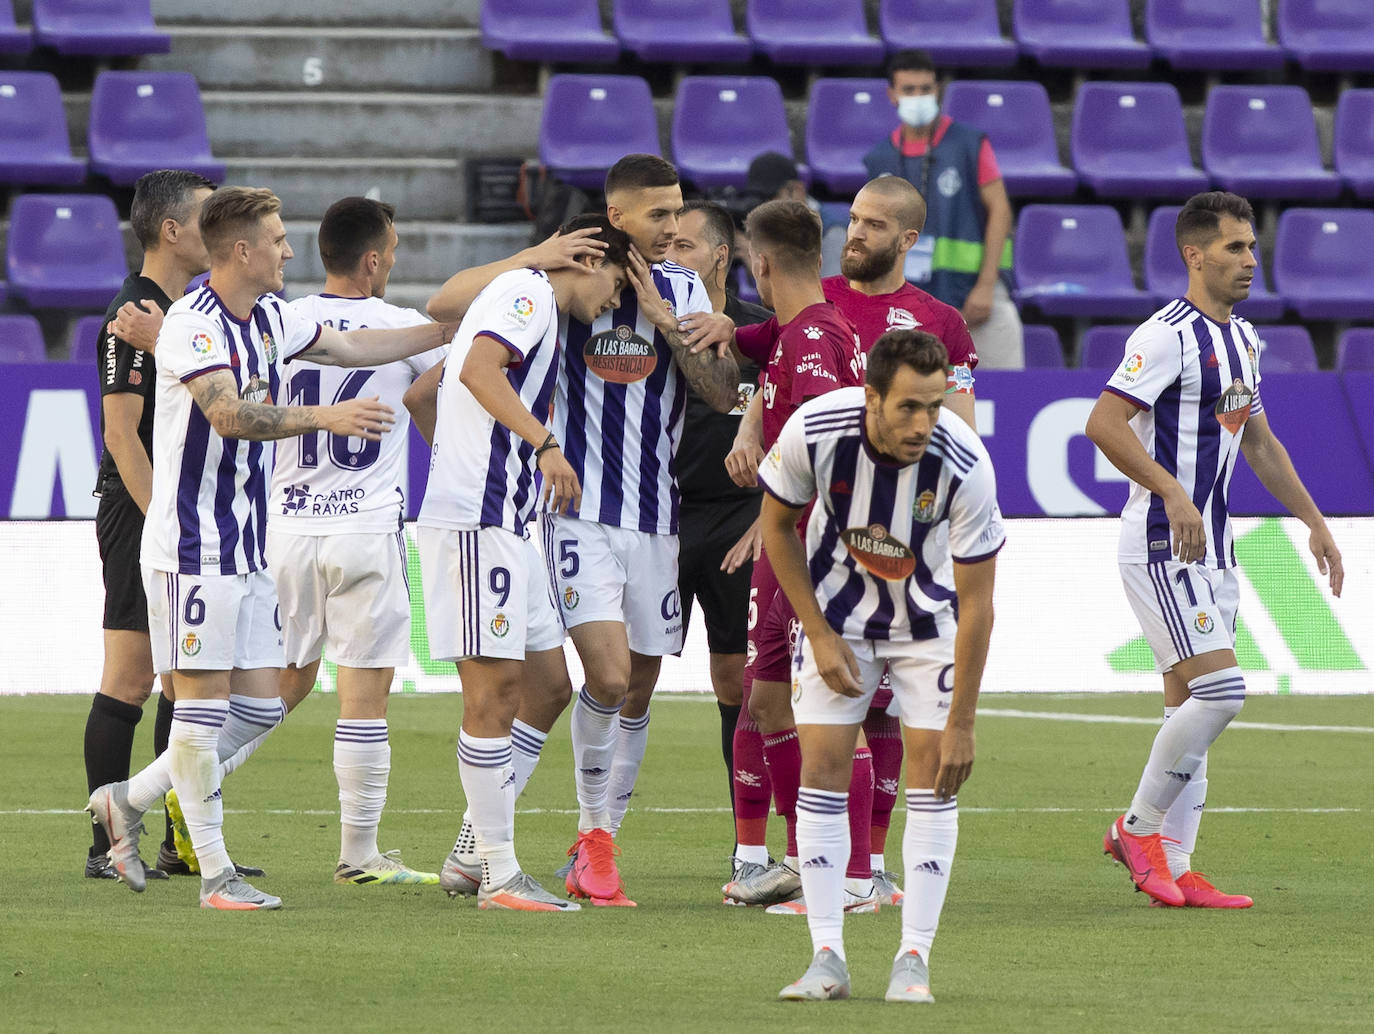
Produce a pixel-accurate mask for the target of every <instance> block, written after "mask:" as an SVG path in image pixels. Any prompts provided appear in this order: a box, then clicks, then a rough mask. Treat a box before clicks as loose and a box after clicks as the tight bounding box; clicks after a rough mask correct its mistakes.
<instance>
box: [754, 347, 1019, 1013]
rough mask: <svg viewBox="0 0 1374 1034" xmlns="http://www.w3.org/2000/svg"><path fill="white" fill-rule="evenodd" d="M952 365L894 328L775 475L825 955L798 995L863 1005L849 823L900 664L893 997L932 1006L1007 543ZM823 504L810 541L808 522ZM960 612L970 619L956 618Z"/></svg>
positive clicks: (804, 845)
mask: <svg viewBox="0 0 1374 1034" xmlns="http://www.w3.org/2000/svg"><path fill="white" fill-rule="evenodd" d="M948 363H949V357H948V353H947V352H946V351H945V347H944V345H942V344H941V343H940V341H939V339H937V338H935V337H934V336H933V335H930V334H927V333H925V332H923V331H918V330H901V331H893V332H891V333H888V334H884V335H883V336H882V337H881V338H879V339H878V341H877V343H876V344H875V345H874V346H873V348H872V350H871V351H870V352H869V355H868V380H867V383H866V384H865V385H864V386H863V387H862V388H842V389H840V390H839V391H833V392H830V393H829V394H828V395H823V396H821V397H820V398H818V399H813V400H812V401H811V402H808V403H807V404H806V405H804V406H802V408H801V409H799V410H798V411H797V412H796V413H795V414H794V415H793V416H792V418H791V419H790V420H789V421H788V422H787V425H786V426H785V427H784V428H783V431H782V434H781V435H780V436H779V437H778V441H777V443H776V444H775V445H774V446H773V448H772V450H771V451H770V452H769V454H768V456H767V457H766V458H765V460H764V462H763V465H762V466H761V467H760V468H759V481H760V482H761V483H762V484H763V487H764V490H765V491H766V493H767V495H765V497H764V501H763V541H764V548H765V549H766V550H767V551H768V554H769V556H770V557H771V558H772V562H773V570H774V573H775V574H776V577H777V580H778V584H779V585H781V586H782V591H783V592H784V593H786V595H787V598H788V599H789V600H790V601H791V603H792V605H793V607H794V608H795V609H796V613H797V617H798V618H799V619H800V621H801V625H802V643H801V649H800V652H799V657H798V658H797V662H796V667H795V668H794V674H793V692H792V695H793V705H792V706H793V710H794V712H795V714H796V718H797V734H798V737H799V739H800V742H801V752H802V785H801V791H800V793H799V795H798V798H797V846H798V848H799V849H800V851H801V857H802V858H803V859H804V861H803V863H802V867H801V880H802V886H803V889H804V892H805V897H806V902H807V922H808V924H809V925H810V928H811V941H812V946H813V950H814V953H815V954H814V957H813V959H812V962H811V965H810V967H809V968H808V969H807V970H806V973H805V974H804V975H803V976H802V977H801V979H800V980H798V981H796V982H795V983H793V984H790V985H788V986H787V987H785V988H783V989H782V991H781V992H780V993H779V997H781V998H784V999H801V1000H808V999H810V1000H817V999H827V998H847V997H849V971H848V968H847V966H846V963H845V951H844V937H843V928H844V906H843V900H844V895H843V891H844V877H843V873H842V871H841V869H840V867H839V866H840V860H841V859H843V858H845V857H847V856H848V855H849V853H850V833H849V826H848V823H847V820H846V817H845V810H846V807H847V803H848V796H849V794H848V792H847V790H848V787H849V785H850V779H851V766H852V757H853V753H854V744H855V740H856V738H857V735H858V731H859V726H860V723H861V722H862V721H863V718H864V715H865V714H866V713H867V710H868V705H869V701H870V699H871V698H872V696H873V694H874V693H875V692H876V691H877V688H878V682H879V680H880V679H881V678H882V675H883V671H884V669H885V668H886V669H887V670H888V671H889V672H890V675H891V680H892V691H893V694H894V695H895V697H896V703H897V706H898V708H899V710H900V713H901V719H902V733H903V736H904V738H905V740H906V753H907V787H908V789H907V792H906V796H907V824H906V833H905V835H904V837H903V843H902V857H903V863H904V865H905V868H906V897H905V899H904V900H903V902H902V935H901V947H900V950H899V951H898V953H897V957H896V960H895V961H894V963H893V966H892V975H891V978H890V980H889V983H888V989H887V995H886V998H887V1000H888V1001H890V1002H930V1001H933V1000H934V999H933V998H932V996H931V993H930V978H929V972H928V966H929V956H930V947H931V943H932V941H933V940H934V937H935V930H936V927H937V926H938V924H939V918H940V911H941V908H942V907H943V905H944V899H945V892H946V889H947V887H948V881H949V873H950V868H951V866H952V864H953V861H954V849H955V842H956V840H957V839H958V811H957V798H956V794H957V793H958V790H959V787H960V786H961V785H962V784H963V782H964V781H965V780H966V779H967V778H968V775H969V773H970V771H971V769H972V766H973V755H974V745H973V742H974V741H973V725H974V712H975V708H976V706H977V700H978V689H979V684H980V682H981V680H982V674H983V666H984V662H985V661H986V658H987V650H988V640H989V637H990V635H991V632H992V598H993V579H994V568H995V564H996V554H997V552H998V551H999V550H1000V549H1001V548H1002V544H1003V541H1004V532H1003V528H1002V518H1001V513H1000V512H999V510H998V508H997V493H996V484H995V479H994V476H993V472H992V464H991V461H990V460H989V459H988V454H987V450H986V449H985V448H984V447H983V443H982V442H981V441H980V440H979V438H978V436H977V434H975V433H974V432H973V430H972V429H971V428H970V427H969V426H968V425H967V424H966V423H964V422H963V421H962V420H958V419H954V418H952V417H947V416H944V415H942V413H941V409H942V407H943V403H944V400H945V398H946V395H945V385H946V379H947V377H948V371H949V367H948ZM813 500H814V506H813V507H812V510H811V515H810V517H809V519H808V520H807V523H806V542H805V545H804V546H803V543H802V541H801V539H800V538H799V537H798V534H797V519H798V517H800V516H801V514H802V512H803V509H804V508H805V507H806V506H808V505H809V504H811V503H812V502H813ZM956 605H957V616H956Z"/></svg>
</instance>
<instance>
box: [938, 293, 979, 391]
mask: <svg viewBox="0 0 1374 1034" xmlns="http://www.w3.org/2000/svg"><path fill="white" fill-rule="evenodd" d="M940 340H941V341H943V342H944V344H945V351H947V352H948V353H949V363H950V365H951V366H965V367H968V369H969V370H970V371H972V370H973V369H974V368H975V367H976V366H977V365H978V349H977V348H975V347H974V344H973V335H972V334H970V333H969V329H968V324H967V323H965V322H964V317H963V316H961V315H960V314H959V310H958V309H955V308H953V307H952V306H951V308H950V311H949V312H946V313H945V322H944V326H943V327H941V328H940ZM970 387H972V381H971V379H970Z"/></svg>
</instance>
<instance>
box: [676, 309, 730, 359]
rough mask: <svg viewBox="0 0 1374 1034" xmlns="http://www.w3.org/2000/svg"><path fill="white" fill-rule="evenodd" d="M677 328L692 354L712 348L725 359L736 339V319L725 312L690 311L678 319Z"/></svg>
mask: <svg viewBox="0 0 1374 1034" xmlns="http://www.w3.org/2000/svg"><path fill="white" fill-rule="evenodd" d="M677 329H678V330H679V331H681V332H682V340H683V342H685V343H686V345H687V351H689V352H690V353H691V354H692V355H696V354H697V353H698V352H704V351H706V349H708V348H712V349H715V352H716V355H718V356H720V357H721V358H722V359H723V358H725V357H726V356H727V355H729V354H730V343H731V342H732V341H734V339H735V321H734V320H732V319H731V318H730V317H729V316H727V315H725V313H723V312H689V313H688V314H687V315H686V316H683V317H682V319H680V320H678V324H677Z"/></svg>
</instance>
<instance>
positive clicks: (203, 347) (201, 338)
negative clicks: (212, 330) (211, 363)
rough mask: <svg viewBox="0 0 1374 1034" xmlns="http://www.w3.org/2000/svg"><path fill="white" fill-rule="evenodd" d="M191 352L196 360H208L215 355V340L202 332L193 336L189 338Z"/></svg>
mask: <svg viewBox="0 0 1374 1034" xmlns="http://www.w3.org/2000/svg"><path fill="white" fill-rule="evenodd" d="M191 351H192V352H194V353H195V355H196V358H197V359H209V358H210V357H211V356H212V355H214V354H215V339H214V338H212V337H211V336H210V335H209V334H206V333H204V332H201V333H199V334H193V335H192V336H191Z"/></svg>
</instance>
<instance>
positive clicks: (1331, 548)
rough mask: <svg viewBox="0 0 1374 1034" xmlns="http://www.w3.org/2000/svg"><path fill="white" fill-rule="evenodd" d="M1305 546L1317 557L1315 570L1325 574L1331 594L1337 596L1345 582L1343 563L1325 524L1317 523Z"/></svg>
mask: <svg viewBox="0 0 1374 1034" xmlns="http://www.w3.org/2000/svg"><path fill="white" fill-rule="evenodd" d="M1307 548H1308V549H1310V550H1311V551H1312V555H1313V556H1314V557H1316V558H1317V570H1318V571H1320V572H1321V573H1322V574H1324V575H1326V576H1327V580H1328V581H1329V582H1330V584H1331V595H1332V596H1339V595H1340V594H1341V586H1343V585H1344V584H1345V565H1344V564H1343V563H1342V562H1341V551H1340V550H1339V549H1337V548H1336V540H1335V539H1333V538H1332V537H1331V531H1330V529H1329V528H1327V526H1326V525H1325V524H1321V525H1318V526H1317V527H1316V528H1315V529H1313V531H1312V536H1311V537H1310V538H1309V539H1308V540H1307Z"/></svg>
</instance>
